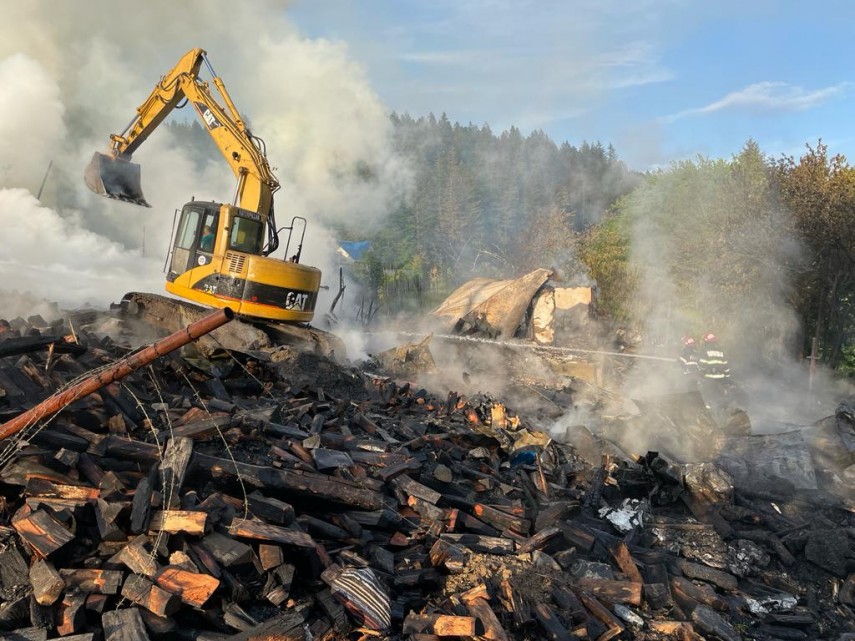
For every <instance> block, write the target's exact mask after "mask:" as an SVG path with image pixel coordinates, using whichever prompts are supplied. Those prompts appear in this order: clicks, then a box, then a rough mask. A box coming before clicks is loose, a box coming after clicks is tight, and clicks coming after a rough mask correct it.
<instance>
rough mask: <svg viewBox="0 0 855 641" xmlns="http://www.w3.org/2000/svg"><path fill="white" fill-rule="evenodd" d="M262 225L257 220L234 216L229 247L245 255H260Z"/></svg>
mask: <svg viewBox="0 0 855 641" xmlns="http://www.w3.org/2000/svg"><path fill="white" fill-rule="evenodd" d="M263 232H264V225H262V224H261V223H260V222H258V221H257V220H250V219H249V218H242V217H240V216H235V217H234V219H233V221H232V230H231V235H230V236H229V247H230V248H231V249H234V250H235V251H239V252H244V253H247V254H260V253H261V246H262V233H263Z"/></svg>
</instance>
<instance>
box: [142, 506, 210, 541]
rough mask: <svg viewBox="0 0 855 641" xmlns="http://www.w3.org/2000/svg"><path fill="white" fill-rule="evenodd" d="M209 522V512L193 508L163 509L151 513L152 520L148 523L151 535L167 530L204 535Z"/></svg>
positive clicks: (169, 531) (168, 531)
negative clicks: (193, 509)
mask: <svg viewBox="0 0 855 641" xmlns="http://www.w3.org/2000/svg"><path fill="white" fill-rule="evenodd" d="M207 524H208V513H207V512H195V511H192V510H162V511H157V512H155V513H154V514H152V515H151V522H150V523H149V525H148V533H149V535H152V534H157V533H158V532H167V533H169V534H178V533H179V532H184V533H185V534H194V535H196V536H203V535H204V534H205V527H206V526H207Z"/></svg>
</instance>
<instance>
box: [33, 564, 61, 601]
mask: <svg viewBox="0 0 855 641" xmlns="http://www.w3.org/2000/svg"><path fill="white" fill-rule="evenodd" d="M29 576H30V584H31V585H32V586H33V596H34V597H35V599H36V601H37V602H38V603H39V605H53V604H54V603H56V600H57V599H59V597H60V595H61V594H62V591H63V590H64V589H65V581H63V580H62V577H61V576H60V575H59V572H57V571H56V568H54V566H53V565H52V564H51V563H49V562H47V561H44V560H38V561H36V562H35V563H33V565H32V566H31V567H30V572H29Z"/></svg>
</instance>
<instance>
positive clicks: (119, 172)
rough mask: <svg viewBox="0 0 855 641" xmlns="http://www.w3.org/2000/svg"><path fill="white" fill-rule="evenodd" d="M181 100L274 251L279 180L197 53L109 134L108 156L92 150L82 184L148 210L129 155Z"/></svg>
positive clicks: (258, 142)
mask: <svg viewBox="0 0 855 641" xmlns="http://www.w3.org/2000/svg"><path fill="white" fill-rule="evenodd" d="M203 64H205V65H206V67H207V69H208V71H209V72H210V74H211V76H212V82H213V83H214V86H216V88H217V91H218V93H219V94H220V96H221V97H222V99H223V102H224V103H225V106H223V105H221V104H220V103H219V102H218V101H217V100H216V99H215V98H214V96H213V95H212V94H211V92H210V90H209V87H208V83H207V82H205V81H203V80H202V79H201V78H200V77H199V72H200V70H201V68H202V65H203ZM185 99H186V100H187V101H188V102H190V103H191V104H192V105H193V108H194V109H195V110H196V112H197V113H198V115H199V117H200V119H201V120H202V123H203V124H204V126H205V129H206V130H207V132H208V134H209V135H210V136H211V138H212V139H213V140H214V142H215V143H216V145H217V147H218V149H219V150H220V153H222V155H223V157H224V158H225V159H226V162H227V163H228V164H229V166H230V167H231V169H232V171H233V172H234V174H235V176H236V178H237V181H238V184H237V190H236V195H235V204H237V205H238V206H239V207H241V208H242V209H246V210H249V211H253V212H256V213H258V214H260V215H261V216H262V218H263V219H264V221H265V222H266V223H267V225H268V247H267V252H266V253H270V252H272V251H274V250H275V249H276V247H277V246H278V244H279V243H278V238H277V234H276V223H275V220H274V219H273V194H274V192H275V191H276V190H277V189H279V181H278V180H277V179H276V177H275V176H274V175H273V172H272V171H271V169H270V165H269V163H268V161H267V156H266V152H265V147H264V142H263V141H262V140H261V139H260V138H257V137H255V136H253V135H252V133H251V132H250V131H249V129H247V127H246V124H245V123H244V122H243V119H242V118H241V117H240V113H239V112H238V110H237V108H236V107H235V105H234V103H233V102H232V99H231V97H230V96H229V94H228V92H227V91H226V88H225V86H224V85H223V82H222V80H221V79H220V78H219V77H218V76H217V75H216V73H214V70H213V68H212V67H211V65H210V63H209V62H208V59H207V57H206V54H205V51H204V50H202V49H191V50H190V51H188V52H187V53H186V54H185V55H184V56H183V57H182V58H181V60H179V61H178V64H176V65H175V67H173V69H172V70H171V71H170V72H169V73H167V74H166V75H165V76H163V77H162V78H161V79H160V82H158V84H157V85H155V87H154V89H153V90H152V92H151V94H150V95H149V96H148V98H147V99H146V100H145V102H143V103H142V104H141V105H140V106H139V107H138V108H137V115H136V117H135V118H134V120H133V121H131V123H130V124H129V125H128V127H127V128H126V129H125V131H124V132H122V133H121V134H113V135H111V136H110V139H111V140H112V145H111V150H110V153H109V154H100V153H97V152H96V154H95V156H94V157H93V158H92V162H90V163H89V166H88V167H87V168H86V171H85V173H84V181H85V182H86V185H87V186H88V187H89V188H90V189H91V190H92V191H94V192H95V193H98V194H101V195H103V196H108V197H110V198H117V199H119V200H124V201H126V202H131V203H134V204H138V205H144V206H149V205H148V203H147V202H146V201H145V198H144V197H143V194H142V187H141V184H140V170H139V165H136V164H134V163H132V162H130V160H131V157H132V155H133V153H134V152H135V151H136V150H137V148H139V146H140V145H142V144H143V142H145V140H146V139H147V138H148V137H149V135H151V133H152V132H153V131H154V130H155V129H156V128H157V127H158V125H160V124H161V123H162V122H163V120H164V119H165V118H166V117H167V116H168V115H169V114H170V113H171V112H172V110H173V109H176V108H180V107H181V106H183V105H182V104H181V103H182V101H183V100H185Z"/></svg>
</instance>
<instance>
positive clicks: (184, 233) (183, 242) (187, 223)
mask: <svg viewBox="0 0 855 641" xmlns="http://www.w3.org/2000/svg"><path fill="white" fill-rule="evenodd" d="M199 216H200V213H199V212H198V211H196V210H195V209H185V210H184V213H183V215H182V216H181V224H180V225H179V227H178V242H177V243H176V246H177V247H180V248H181V249H190V248H191V247H193V243H194V242H195V240H196V230H197V229H198V228H199Z"/></svg>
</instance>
